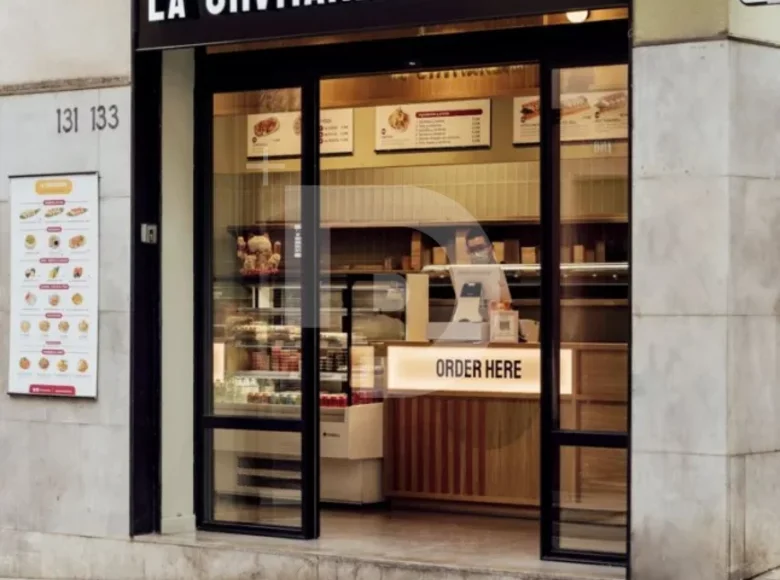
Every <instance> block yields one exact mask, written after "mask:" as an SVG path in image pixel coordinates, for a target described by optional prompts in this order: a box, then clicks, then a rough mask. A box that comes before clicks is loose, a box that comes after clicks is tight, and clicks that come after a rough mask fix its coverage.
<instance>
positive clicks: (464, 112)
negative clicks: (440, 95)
mask: <svg viewBox="0 0 780 580" xmlns="http://www.w3.org/2000/svg"><path fill="white" fill-rule="evenodd" d="M375 127H376V129H375V131H376V133H375V138H376V139H375V149H376V150H377V151H419V150H430V149H456V148H467V147H490V99H481V100H474V101H449V102H439V103H418V104H409V105H391V106H387V107H377V108H376V125H375Z"/></svg>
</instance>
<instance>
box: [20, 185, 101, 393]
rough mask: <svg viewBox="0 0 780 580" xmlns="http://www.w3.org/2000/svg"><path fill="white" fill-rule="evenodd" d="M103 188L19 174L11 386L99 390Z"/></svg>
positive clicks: (42, 390)
mask: <svg viewBox="0 0 780 580" xmlns="http://www.w3.org/2000/svg"><path fill="white" fill-rule="evenodd" d="M98 187H99V185H98V176H97V174H83V175H71V176H67V175H63V176H58V177H40V178H37V177H20V178H12V179H11V328H10V341H9V342H10V357H9V363H8V368H9V377H8V392H9V393H12V394H24V395H48V396H63V397H89V398H94V397H96V396H97V313H98V263H99V260H98V215H97V213H98Z"/></svg>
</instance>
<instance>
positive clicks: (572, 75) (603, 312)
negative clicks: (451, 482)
mask: <svg viewBox="0 0 780 580" xmlns="http://www.w3.org/2000/svg"><path fill="white" fill-rule="evenodd" d="M556 74H557V75H558V82H557V83H556V84H555V86H556V87H558V91H559V96H560V106H561V129H560V140H561V142H560V220H561V229H560V245H561V270H560V283H561V303H560V309H561V310H560V313H561V329H560V336H561V348H562V351H563V352H564V353H567V356H569V357H570V360H571V373H567V372H566V370H565V367H566V365H565V364H564V363H565V362H566V361H565V359H564V357H563V356H562V359H561V367H562V368H561V370H562V373H561V376H562V377H563V378H562V381H561V399H562V403H563V402H564V401H569V402H570V403H571V404H572V405H573V409H574V412H573V413H572V414H570V415H569V416H568V417H564V419H567V421H566V422H562V424H561V427H563V428H565V429H575V430H581V431H588V430H594V431H620V432H625V431H626V429H627V416H628V415H627V409H628V407H627V402H628V376H629V369H628V337H629V334H630V328H631V313H630V311H629V304H628V299H629V274H628V251H629V231H630V230H629V223H628V192H629V150H628V67H627V66H626V65H614V66H600V67H585V68H574V69H564V70H561V71H557V73H556ZM568 377H570V378H568Z"/></svg>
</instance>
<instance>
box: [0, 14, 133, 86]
mask: <svg viewBox="0 0 780 580" xmlns="http://www.w3.org/2000/svg"><path fill="white" fill-rule="evenodd" d="M131 6H132V3H131V0H68V1H67V2H63V1H62V0H36V1H35V2H30V0H3V2H2V5H0V48H2V50H3V58H2V59H0V91H3V90H4V89H5V90H10V89H11V88H19V87H20V86H21V87H27V88H31V87H30V86H29V85H35V84H40V83H52V81H56V80H62V81H67V82H68V83H71V84H78V85H80V86H90V85H95V84H105V83H106V82H109V81H110V82H113V83H117V82H120V83H121V82H122V81H124V82H125V83H128V82H129V77H130V69H131V42H130V41H131V37H130V22H131V20H130V14H131ZM9 85H16V86H15V87H9Z"/></svg>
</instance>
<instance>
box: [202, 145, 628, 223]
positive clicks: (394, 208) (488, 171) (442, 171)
mask: <svg viewBox="0 0 780 580" xmlns="http://www.w3.org/2000/svg"><path fill="white" fill-rule="evenodd" d="M561 173H562V181H561V203H562V207H563V216H564V217H581V216H600V215H604V214H609V215H614V214H617V215H625V214H626V213H627V211H628V159H627V158H621V157H603V158H591V159H571V160H564V161H562V163H561ZM299 183H300V176H299V174H298V173H269V174H261V173H251V174H244V175H220V176H217V178H216V184H215V186H216V196H217V197H216V198H215V200H216V203H215V210H216V217H215V219H216V222H215V223H216V224H217V225H228V224H230V225H235V224H236V223H252V222H255V221H257V222H265V221H280V220H288V221H296V220H298V217H299V207H298V203H297V197H298V194H297V190H295V189H293V190H289V189H287V188H290V187H291V186H297V185H298V184H299ZM321 184H322V220H323V222H325V223H333V222H335V223H344V222H381V223H383V224H395V223H398V224H405V223H410V222H416V223H430V222H438V223H440V222H446V221H454V220H458V221H466V218H468V219H475V220H477V221H486V220H508V221H511V220H512V219H517V220H519V221H522V220H534V219H537V218H538V216H539V163H538V162H537V161H530V162H516V163H490V164H479V165H477V164H472V165H440V166H434V167H379V168H368V169H341V170H331V171H323V173H322V181H321ZM286 190H287V193H285V191H286Z"/></svg>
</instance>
